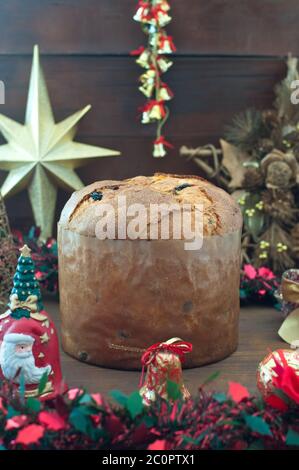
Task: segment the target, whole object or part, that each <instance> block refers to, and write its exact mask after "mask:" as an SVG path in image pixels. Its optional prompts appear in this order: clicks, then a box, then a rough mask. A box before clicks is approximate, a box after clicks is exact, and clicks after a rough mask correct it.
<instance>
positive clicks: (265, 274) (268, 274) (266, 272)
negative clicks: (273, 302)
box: [257, 266, 276, 281]
mask: <svg viewBox="0 0 299 470" xmlns="http://www.w3.org/2000/svg"><path fill="white" fill-rule="evenodd" d="M257 274H258V276H260V277H262V278H264V279H267V280H268V281H269V280H270V279H275V277H276V276H275V274H274V273H273V272H272V271H271V269H269V268H266V267H265V266H262V267H261V268H259V269H258V271H257Z"/></svg>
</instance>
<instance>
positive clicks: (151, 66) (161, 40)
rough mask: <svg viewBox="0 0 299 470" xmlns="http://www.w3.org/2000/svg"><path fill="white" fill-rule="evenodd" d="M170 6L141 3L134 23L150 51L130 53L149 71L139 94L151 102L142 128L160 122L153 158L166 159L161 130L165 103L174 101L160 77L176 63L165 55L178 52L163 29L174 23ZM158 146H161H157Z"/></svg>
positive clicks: (161, 1)
mask: <svg viewBox="0 0 299 470" xmlns="http://www.w3.org/2000/svg"><path fill="white" fill-rule="evenodd" d="M169 11H170V5H169V3H168V1H166V0H139V2H138V7H137V10H136V13H135V15H134V17H133V19H134V20H135V21H138V22H139V23H141V27H142V30H143V32H144V33H145V34H146V35H147V37H148V44H147V47H144V46H140V47H139V48H138V49H136V50H134V51H132V52H131V55H134V56H137V59H136V63H137V64H138V65H140V67H142V68H144V69H146V72H145V73H143V74H142V75H141V76H140V78H139V81H140V83H141V85H140V86H139V91H141V93H143V94H144V95H145V96H146V98H148V102H147V103H146V104H145V105H144V106H143V107H142V117H141V122H142V124H150V123H153V122H157V132H156V139H155V140H154V148H153V156H154V157H156V158H161V157H164V156H165V155H166V153H167V151H166V148H171V147H172V146H171V145H170V144H168V143H167V144H166V141H165V139H164V137H163V135H162V128H163V126H164V124H165V123H166V121H167V119H168V116H169V109H168V106H166V105H165V102H166V101H170V100H171V99H172V98H173V92H172V91H171V89H170V88H169V86H168V85H167V84H166V83H164V82H163V81H162V79H161V75H162V74H164V73H165V72H167V70H168V69H169V68H170V67H171V66H172V64H173V62H172V61H171V60H169V59H168V58H167V57H166V55H168V54H172V53H173V52H175V50H176V48H175V45H174V42H173V39H172V36H169V35H168V34H167V33H166V31H165V29H164V27H165V26H166V25H167V24H168V23H169V22H170V21H171V16H170V15H169ZM157 142H158V143H157Z"/></svg>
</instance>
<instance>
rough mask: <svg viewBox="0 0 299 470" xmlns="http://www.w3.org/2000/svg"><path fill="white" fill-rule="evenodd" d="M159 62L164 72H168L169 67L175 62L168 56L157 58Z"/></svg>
mask: <svg viewBox="0 0 299 470" xmlns="http://www.w3.org/2000/svg"><path fill="white" fill-rule="evenodd" d="M157 64H158V67H159V69H160V71H161V72H162V73H165V72H167V70H168V69H170V67H171V66H172V65H173V62H172V61H171V60H170V59H168V57H164V56H159V57H158V58H157Z"/></svg>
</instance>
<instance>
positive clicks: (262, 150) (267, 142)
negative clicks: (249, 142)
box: [257, 139, 274, 156]
mask: <svg viewBox="0 0 299 470" xmlns="http://www.w3.org/2000/svg"><path fill="white" fill-rule="evenodd" d="M273 149H274V142H273V140H271V139H260V140H259V141H258V149H257V150H258V153H259V154H260V155H262V156H263V155H266V154H267V153H270V152H271V151H272V150H273Z"/></svg>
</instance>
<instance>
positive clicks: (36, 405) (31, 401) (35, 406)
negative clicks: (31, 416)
mask: <svg viewBox="0 0 299 470" xmlns="http://www.w3.org/2000/svg"><path fill="white" fill-rule="evenodd" d="M26 405H27V408H28V409H29V410H31V411H34V412H35V413H38V412H39V411H40V409H41V403H40V401H39V400H37V399H36V398H32V397H30V398H28V399H27V402H26Z"/></svg>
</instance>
